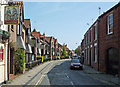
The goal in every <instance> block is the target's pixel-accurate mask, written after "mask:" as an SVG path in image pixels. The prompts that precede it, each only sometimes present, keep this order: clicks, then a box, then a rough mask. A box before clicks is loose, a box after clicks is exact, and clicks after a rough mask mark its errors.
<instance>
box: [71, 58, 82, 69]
mask: <svg viewBox="0 0 120 87" xmlns="http://www.w3.org/2000/svg"><path fill="white" fill-rule="evenodd" d="M70 69H81V70H83V65H82V64H81V63H80V59H72V60H71V63H70Z"/></svg>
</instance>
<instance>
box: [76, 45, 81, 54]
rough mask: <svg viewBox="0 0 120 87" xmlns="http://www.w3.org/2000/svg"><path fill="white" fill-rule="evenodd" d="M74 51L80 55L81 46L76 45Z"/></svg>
mask: <svg viewBox="0 0 120 87" xmlns="http://www.w3.org/2000/svg"><path fill="white" fill-rule="evenodd" d="M75 53H76V54H77V55H79V56H80V54H81V46H78V47H77V48H76V49H75Z"/></svg>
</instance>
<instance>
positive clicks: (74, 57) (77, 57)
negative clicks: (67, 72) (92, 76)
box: [72, 56, 80, 59]
mask: <svg viewBox="0 0 120 87" xmlns="http://www.w3.org/2000/svg"><path fill="white" fill-rule="evenodd" d="M72 59H80V56H72Z"/></svg>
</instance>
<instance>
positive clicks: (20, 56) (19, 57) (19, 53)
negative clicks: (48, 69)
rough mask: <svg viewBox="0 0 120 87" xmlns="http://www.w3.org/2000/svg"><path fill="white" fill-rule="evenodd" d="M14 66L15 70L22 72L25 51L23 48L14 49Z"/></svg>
mask: <svg viewBox="0 0 120 87" xmlns="http://www.w3.org/2000/svg"><path fill="white" fill-rule="evenodd" d="M15 66H16V72H20V73H21V72H23V70H24V68H25V53H24V49H23V48H18V49H17V50H16V61H15Z"/></svg>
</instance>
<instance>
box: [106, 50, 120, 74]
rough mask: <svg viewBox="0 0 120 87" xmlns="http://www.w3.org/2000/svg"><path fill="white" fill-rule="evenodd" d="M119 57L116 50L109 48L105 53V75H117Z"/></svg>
mask: <svg viewBox="0 0 120 87" xmlns="http://www.w3.org/2000/svg"><path fill="white" fill-rule="evenodd" d="M118 57H119V55H118V50H117V49H116V48H110V49H108V51H107V73H109V74H113V75H116V74H118V64H119V58H118Z"/></svg>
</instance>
